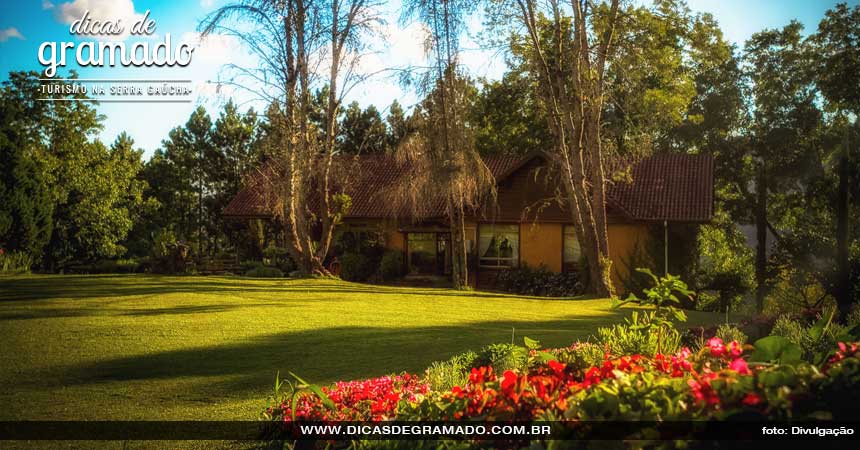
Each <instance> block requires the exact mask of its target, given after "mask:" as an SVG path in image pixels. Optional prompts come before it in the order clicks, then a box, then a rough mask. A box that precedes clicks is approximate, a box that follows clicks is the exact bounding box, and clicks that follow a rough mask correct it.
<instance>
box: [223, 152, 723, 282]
mask: <svg viewBox="0 0 860 450" xmlns="http://www.w3.org/2000/svg"><path fill="white" fill-rule="evenodd" d="M354 161H355V164H356V168H355V169H354V171H355V173H358V175H357V179H356V180H355V181H354V182H352V183H350V189H347V193H348V194H349V195H350V196H351V197H352V206H351V208H350V210H349V213H348V215H347V216H346V217H345V218H344V223H343V225H342V226H341V227H339V230H340V231H353V232H356V231H357V232H361V231H368V232H370V231H373V232H377V233H378V234H379V235H382V236H383V240H384V246H385V247H386V248H388V249H390V250H396V251H401V252H403V254H404V261H405V264H406V266H407V271H408V273H410V274H414V275H448V274H450V271H451V249H450V233H449V230H448V227H447V221H446V219H445V214H444V209H443V207H442V205H441V202H439V203H440V205H439V206H438V208H436V209H435V211H434V210H433V208H430V209H431V212H430V213H429V214H426V215H425V217H422V218H420V220H419V219H416V218H412V217H408V216H407V215H406V214H393V213H392V211H391V208H390V207H389V206H388V205H389V202H387V201H386V198H385V192H386V188H387V187H389V186H392V184H393V183H396V182H397V180H398V177H399V176H400V175H401V174H402V173H403V172H404V171H403V170H402V168H401V166H399V165H398V164H397V163H396V162H395V161H394V160H393V158H391V157H390V156H385V155H367V156H359V157H356V158H355V159H354ZM484 161H485V163H486V164H487V166H488V167H489V169H490V171H491V172H492V173H493V175H494V177H495V179H496V183H497V200H496V204H495V205H494V206H492V207H490V206H488V207H486V208H481V210H479V211H475V212H473V213H472V214H470V217H469V219H468V221H467V224H466V237H467V247H468V248H469V249H470V251H471V252H473V254H474V256H472V257H471V258H472V259H471V260H472V261H475V259H476V260H477V262H476V263H474V264H473V266H476V267H474V269H476V271H477V277H475V278H476V279H477V283H478V285H479V286H481V284H482V283H485V282H488V280H490V279H492V278H493V277H492V275H493V274H494V273H496V271H498V270H505V269H507V268H510V267H516V266H519V265H523V264H528V265H530V266H540V265H543V266H545V267H547V268H549V269H550V270H552V271H556V272H561V271H568V270H573V269H575V268H576V267H577V266H578V265H579V264H580V260H581V253H580V247H579V243H578V242H577V239H576V236H575V234H574V230H573V227H572V226H570V225H571V223H572V215H571V213H570V211H568V210H567V208H565V207H564V205H563V204H560V202H558V201H557V200H555V198H556V197H557V196H556V192H557V189H558V185H557V183H553V182H552V181H551V180H552V177H550V176H546V175H542V174H546V173H547V171H546V167H547V163H546V160H545V159H544V158H543V157H542V156H541V155H540V154H530V155H526V156H522V157H514V156H491V157H486V158H485V159H484ZM713 174H714V165H713V159H712V157H711V156H710V155H686V154H659V155H654V156H651V157H649V158H647V159H644V160H641V161H638V162H636V163H634V164H632V165H631V166H630V167H629V175H630V176H629V177H628V178H629V180H619V181H615V182H612V183H610V185H609V186H608V189H607V197H608V199H607V200H608V201H607V214H608V233H609V246H610V258H611V259H612V261H613V268H614V271H613V280H614V283H615V284H616V285H619V286H620V285H621V283H622V281H623V280H624V278H625V277H627V276H628V274H629V259H630V258H631V256H632V254H633V253H634V252H636V251H637V248H641V247H642V246H644V245H645V244H646V243H648V242H649V241H650V240H653V239H658V240H660V242H662V239H663V237H662V236H661V235H660V234H662V233H659V232H655V230H662V229H663V227H673V226H679V225H690V224H693V225H695V224H702V223H706V222H708V221H710V220H711V217H712V214H713V202H714V194H713V185H714V183H713V176H714V175H713ZM271 211H272V209H271V208H270V207H267V205H266V201H265V199H264V198H263V197H262V195H261V194H260V192H259V190H257V189H255V188H254V187H253V183H252V185H251V186H250V187H248V188H246V189H244V190H243V191H241V192H239V194H238V195H237V196H236V197H235V198H234V199H233V200H232V201H231V202H230V204H229V205H228V206H227V207H226V209H225V211H224V216H225V217H227V218H233V219H239V220H248V219H268V218H270V217H271V215H272V214H271ZM655 234H657V236H655ZM474 252H476V254H475V253H474Z"/></svg>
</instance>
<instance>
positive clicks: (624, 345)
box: [597, 311, 681, 356]
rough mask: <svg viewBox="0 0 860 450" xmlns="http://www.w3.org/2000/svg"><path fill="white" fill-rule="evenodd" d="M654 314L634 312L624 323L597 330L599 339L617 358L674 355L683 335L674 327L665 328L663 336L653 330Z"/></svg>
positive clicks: (663, 328)
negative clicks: (633, 355) (621, 356)
mask: <svg viewBox="0 0 860 450" xmlns="http://www.w3.org/2000/svg"><path fill="white" fill-rule="evenodd" d="M653 314H654V313H653V312H652V313H647V312H646V313H644V314H639V312H638V311H634V312H633V314H632V315H631V316H630V318H629V319H624V323H620V324H615V325H613V326H611V327H601V328H598V329H597V339H598V341H599V342H602V343H603V344H604V345H605V346H606V348H607V350H608V351H609V353H610V354H612V355H615V356H620V355H630V354H636V353H638V354H642V355H647V356H652V355H655V354H657V353H673V352H675V351H677V350H678V349H679V348H680V346H681V333H680V332H678V330H676V329H675V328H674V327H669V326H663V327H662V336H661V335H660V334H658V333H655V332H654V330H653V329H652V321H653Z"/></svg>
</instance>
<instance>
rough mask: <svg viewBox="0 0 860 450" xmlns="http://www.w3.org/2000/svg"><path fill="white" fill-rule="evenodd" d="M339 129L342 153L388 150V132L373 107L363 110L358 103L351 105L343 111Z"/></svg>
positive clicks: (352, 153) (381, 151)
mask: <svg viewBox="0 0 860 450" xmlns="http://www.w3.org/2000/svg"><path fill="white" fill-rule="evenodd" d="M339 128H340V134H341V135H340V137H339V139H338V149H339V151H340V152H342V153H345V154H350V155H358V154H374V153H385V151H386V149H387V148H388V140H389V138H388V133H387V131H388V130H387V129H386V127H385V122H383V121H382V116H381V115H380V114H379V111H377V110H376V107H375V106H373V105H370V106H368V107H367V108H366V109H364V110H362V109H361V106H359V105H358V102H352V103H350V104H349V106H347V107H346V109H345V110H344V111H343V118H342V119H341V121H340V126H339Z"/></svg>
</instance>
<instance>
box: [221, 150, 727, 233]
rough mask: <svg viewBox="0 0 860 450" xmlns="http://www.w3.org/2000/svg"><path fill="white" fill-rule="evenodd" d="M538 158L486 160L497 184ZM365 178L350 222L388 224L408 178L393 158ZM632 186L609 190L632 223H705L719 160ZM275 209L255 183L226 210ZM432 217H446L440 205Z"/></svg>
mask: <svg viewBox="0 0 860 450" xmlns="http://www.w3.org/2000/svg"><path fill="white" fill-rule="evenodd" d="M535 157H537V155H529V156H527V157H515V156H492V157H487V158H485V160H484V161H485V162H486V164H487V167H488V168H489V169H490V171H491V172H492V173H493V176H495V177H496V179H497V180H500V179H503V178H505V177H506V176H508V175H510V174H511V173H512V172H515V171H517V170H518V169H519V168H520V167H522V166H523V165H524V163H525V162H527V161H530V160H531V159H533V158H535ZM357 162H358V166H357V167H354V168H352V169H350V170H356V171H357V173H358V174H359V176H358V177H357V180H355V181H354V182H353V183H351V188H350V189H348V192H347V193H348V194H349V195H350V197H352V207H351V208H350V211H349V215H348V216H347V217H348V218H384V217H390V215H391V212H390V208H389V206H388V205H387V204H386V201H385V198H384V197H383V195H381V193H382V192H384V191H385V188H386V187H388V186H390V185H392V184H393V183H394V182H395V181H396V180H397V179H398V178H399V177H400V176H402V175H403V174H404V173H405V170H404V168H403V167H402V166H400V165H398V164H397V163H396V162H395V161H394V159H393V158H391V157H389V156H384V155H365V156H360V157H358V159H357ZM632 175H633V182H632V183H623V182H622V183H615V184H612V185H610V186H609V188H608V192H607V194H608V196H609V201H610V203H611V204H612V206H614V207H616V208H617V209H619V210H620V211H622V212H624V213H625V215H627V216H629V217H628V218H629V219H631V220H648V221H662V220H669V221H673V222H678V221H680V222H705V221H708V220H710V218H711V215H712V214H713V160H712V158H711V157H710V156H709V155H665V154H660V155H654V156H652V157H651V158H649V159H646V160H643V161H641V162H639V163H637V164H636V165H635V166H634V167H633V169H632ZM272 209H273V208H272V206H271V205H268V204H267V201H266V198H264V196H263V195H262V194H261V191H260V190H259V189H256V188H255V187H254V184H253V183H251V184H250V185H249V187H247V188H246V189H243V190H242V191H240V192H239V193H238V194H237V195H236V197H234V198H233V200H232V201H231V202H230V203H229V204H228V205H227V207H226V208H225V209H224V212H223V215H224V216H225V217H236V218H244V217H247V218H252V217H253V218H265V217H269V216H271V211H272ZM435 210H436V211H435V213H434V214H430V216H431V217H442V216H443V215H444V210H443V209H442V205H441V204H440V205H439V206H438V207H436V208H435Z"/></svg>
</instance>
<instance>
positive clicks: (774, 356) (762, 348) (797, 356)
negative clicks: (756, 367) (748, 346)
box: [750, 336, 803, 364]
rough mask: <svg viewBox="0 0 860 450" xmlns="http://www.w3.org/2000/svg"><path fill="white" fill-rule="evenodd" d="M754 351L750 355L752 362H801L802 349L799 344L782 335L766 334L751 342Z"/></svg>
mask: <svg viewBox="0 0 860 450" xmlns="http://www.w3.org/2000/svg"><path fill="white" fill-rule="evenodd" d="M753 345H754V347H755V351H753V354H752V355H751V356H750V361H754V362H778V363H782V364H796V363H799V362H801V359H802V355H803V351H802V350H801V349H800V346H798V345H797V344H794V343H792V342H791V341H789V340H788V339H786V338H784V337H782V336H768V337H765V338H761V339H759V340H757V341H756V342H755V344H753Z"/></svg>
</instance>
